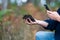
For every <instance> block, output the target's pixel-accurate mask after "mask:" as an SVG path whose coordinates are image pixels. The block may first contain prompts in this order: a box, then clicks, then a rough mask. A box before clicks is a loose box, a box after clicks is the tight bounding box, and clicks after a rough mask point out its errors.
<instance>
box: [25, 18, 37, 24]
mask: <svg viewBox="0 0 60 40" xmlns="http://www.w3.org/2000/svg"><path fill="white" fill-rule="evenodd" d="M28 19H29V21H30V22H28V21H27V19H26V20H25V23H26V24H28V25H34V24H37V20H36V19H35V22H32V21H31V20H30V18H28Z"/></svg>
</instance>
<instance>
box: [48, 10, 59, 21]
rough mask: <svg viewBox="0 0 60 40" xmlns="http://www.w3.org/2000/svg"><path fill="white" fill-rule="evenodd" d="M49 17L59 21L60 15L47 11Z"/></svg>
mask: <svg viewBox="0 0 60 40" xmlns="http://www.w3.org/2000/svg"><path fill="white" fill-rule="evenodd" d="M47 14H48V17H50V18H51V19H53V20H57V18H58V17H59V14H58V13H57V12H55V11H54V12H52V11H47Z"/></svg>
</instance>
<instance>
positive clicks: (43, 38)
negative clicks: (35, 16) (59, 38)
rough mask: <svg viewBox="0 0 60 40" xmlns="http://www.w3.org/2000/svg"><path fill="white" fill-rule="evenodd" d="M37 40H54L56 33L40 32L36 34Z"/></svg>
mask: <svg viewBox="0 0 60 40" xmlns="http://www.w3.org/2000/svg"><path fill="white" fill-rule="evenodd" d="M36 40H54V32H50V31H39V32H37V33H36Z"/></svg>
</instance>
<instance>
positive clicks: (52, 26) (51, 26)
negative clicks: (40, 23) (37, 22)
mask: <svg viewBox="0 0 60 40" xmlns="http://www.w3.org/2000/svg"><path fill="white" fill-rule="evenodd" d="M44 21H45V22H47V23H48V26H47V27H44V28H45V29H48V30H51V31H52V30H55V27H56V25H57V22H56V21H54V20H51V19H47V20H44Z"/></svg>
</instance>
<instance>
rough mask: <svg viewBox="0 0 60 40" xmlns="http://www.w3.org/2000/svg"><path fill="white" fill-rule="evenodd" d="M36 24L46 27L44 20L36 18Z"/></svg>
mask: <svg viewBox="0 0 60 40" xmlns="http://www.w3.org/2000/svg"><path fill="white" fill-rule="evenodd" d="M37 24H38V25H41V26H44V27H47V26H48V23H47V22H45V21H40V20H37Z"/></svg>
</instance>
